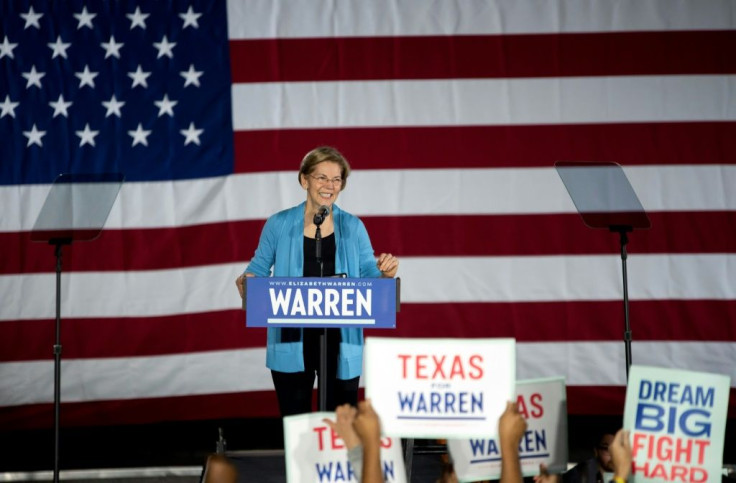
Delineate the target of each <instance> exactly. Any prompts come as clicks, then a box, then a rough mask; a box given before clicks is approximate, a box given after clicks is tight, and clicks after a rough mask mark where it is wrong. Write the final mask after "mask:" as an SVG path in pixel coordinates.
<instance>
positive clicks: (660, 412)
mask: <svg viewBox="0 0 736 483" xmlns="http://www.w3.org/2000/svg"><path fill="white" fill-rule="evenodd" d="M729 386H730V378H729V377H728V376H724V375H720V374H710V373H704V372H692V371H683V370H677V369H664V368H659V367H645V366H635V365H633V366H631V371H630V372H629V382H628V385H627V387H626V406H625V408H624V428H626V429H628V430H629V431H630V432H631V451H632V458H633V466H632V478H633V479H632V480H630V481H635V482H645V481H646V482H649V481H658V482H670V481H687V482H705V481H721V471H722V470H721V468H722V463H723V443H724V441H723V440H724V437H725V431H726V413H727V404H728V396H729Z"/></svg>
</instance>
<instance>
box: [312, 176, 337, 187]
mask: <svg viewBox="0 0 736 483" xmlns="http://www.w3.org/2000/svg"><path fill="white" fill-rule="evenodd" d="M309 176H311V177H312V178H314V180H315V181H316V182H317V183H319V184H321V185H325V184H327V183H330V182H332V184H333V185H335V186H342V178H341V177H339V176H336V177H334V178H332V179H330V178H328V177H327V176H325V175H324V174H320V175H319V176H314V175H313V174H310V175H309Z"/></svg>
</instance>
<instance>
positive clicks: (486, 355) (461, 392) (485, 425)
mask: <svg viewBox="0 0 736 483" xmlns="http://www.w3.org/2000/svg"><path fill="white" fill-rule="evenodd" d="M515 377H516V342H515V341H514V339H398V338H383V337H369V338H367V339H366V343H365V392H366V397H367V398H370V399H371V400H372V403H373V407H374V408H375V410H376V412H377V413H378V415H379V416H380V417H381V422H382V425H383V430H384V434H386V435H388V436H396V437H409V438H452V437H482V438H488V437H493V436H495V435H496V433H497V432H498V418H499V417H500V416H501V414H502V413H503V411H504V409H505V407H506V402H507V401H513V400H515V385H516V383H515Z"/></svg>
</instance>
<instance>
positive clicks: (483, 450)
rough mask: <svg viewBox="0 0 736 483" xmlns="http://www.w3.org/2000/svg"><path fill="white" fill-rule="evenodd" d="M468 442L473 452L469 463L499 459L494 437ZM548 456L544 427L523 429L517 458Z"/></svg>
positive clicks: (499, 453) (489, 461) (499, 455)
mask: <svg viewBox="0 0 736 483" xmlns="http://www.w3.org/2000/svg"><path fill="white" fill-rule="evenodd" d="M469 442H470V449H471V451H472V454H473V456H472V459H471V460H470V462H471V463H491V462H494V461H501V451H500V449H499V447H498V444H497V443H496V440H495V439H487V440H486V439H471V440H469ZM548 456H549V451H548V449H547V431H546V430H544V429H541V430H535V429H529V430H527V431H525V432H524V437H523V438H522V439H521V441H520V442H519V458H522V459H524V458H546V457H548Z"/></svg>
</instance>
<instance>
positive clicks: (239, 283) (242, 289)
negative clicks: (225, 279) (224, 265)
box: [235, 273, 255, 299]
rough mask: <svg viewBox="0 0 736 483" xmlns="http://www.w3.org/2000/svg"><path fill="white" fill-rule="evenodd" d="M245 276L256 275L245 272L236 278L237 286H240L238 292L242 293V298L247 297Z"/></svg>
mask: <svg viewBox="0 0 736 483" xmlns="http://www.w3.org/2000/svg"><path fill="white" fill-rule="evenodd" d="M245 277H255V275H253V274H252V273H244V274H242V275H240V276H239V277H238V278H236V279H235V286H236V287H238V293H240V298H241V299H242V298H244V297H245Z"/></svg>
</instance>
